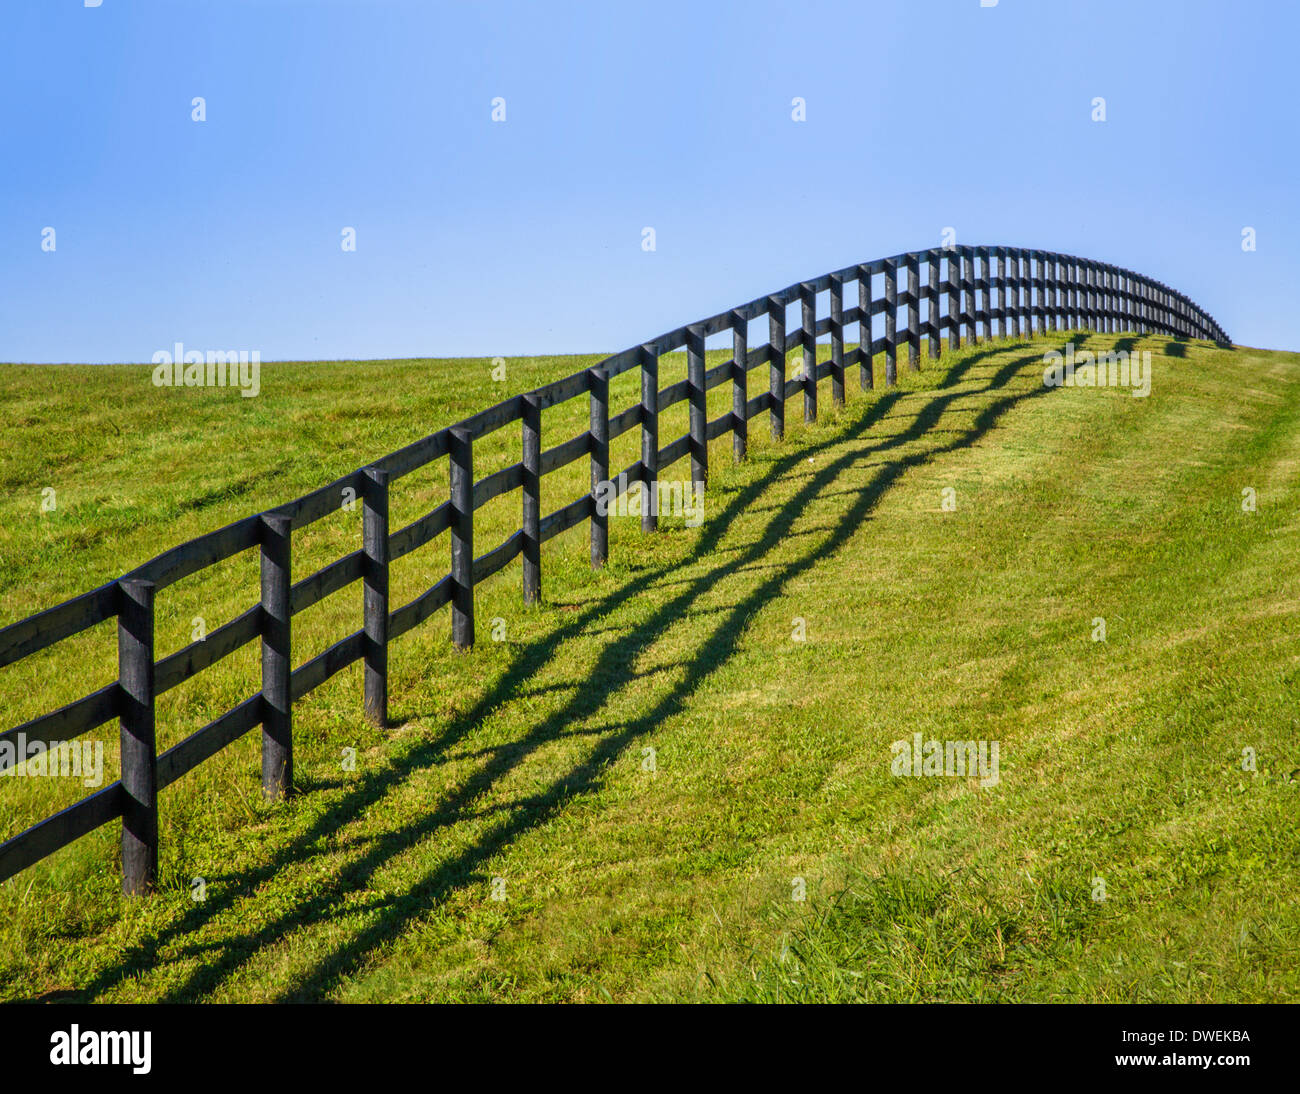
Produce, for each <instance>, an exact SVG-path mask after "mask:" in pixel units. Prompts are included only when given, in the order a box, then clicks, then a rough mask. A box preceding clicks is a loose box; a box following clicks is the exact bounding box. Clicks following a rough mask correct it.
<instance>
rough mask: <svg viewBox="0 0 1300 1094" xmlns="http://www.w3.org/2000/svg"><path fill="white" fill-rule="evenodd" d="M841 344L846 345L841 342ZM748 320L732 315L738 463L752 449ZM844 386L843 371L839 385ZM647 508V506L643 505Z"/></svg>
mask: <svg viewBox="0 0 1300 1094" xmlns="http://www.w3.org/2000/svg"><path fill="white" fill-rule="evenodd" d="M841 345H843V343H842V342H841ZM748 360H749V321H748V320H747V319H745V318H744V317H742V316H741V314H740V312H732V313H731V364H732V372H731V428H732V437H731V454H732V456H733V458H734V459H735V461H736V462H737V463H739V462H740V461H741V460H743V459H744V458H745V453H746V452H747V451H748V448H749V369H748V368H747V367H746V364H747V362H748ZM843 383H844V377H843V370H842V369H841V376H840V384H841V387H842V386H843ZM643 509H644V506H643Z"/></svg>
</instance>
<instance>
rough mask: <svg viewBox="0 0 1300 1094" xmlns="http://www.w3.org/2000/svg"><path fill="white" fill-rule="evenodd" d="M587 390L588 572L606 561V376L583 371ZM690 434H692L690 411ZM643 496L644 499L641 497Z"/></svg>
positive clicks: (607, 415)
mask: <svg viewBox="0 0 1300 1094" xmlns="http://www.w3.org/2000/svg"><path fill="white" fill-rule="evenodd" d="M587 377H588V379H589V381H590V383H589V387H590V390H591V416H590V417H591V568H592V569H593V570H599V569H600V568H601V567H602V566H604V565H605V560H606V559H607V558H609V509H608V508H606V510H605V512H603V513H602V512H601V511H600V502H599V500H598V499H599V497H600V496H601V494H602V493H603V491H602V490H601V489H600V487H601V484H602V483H606V482H609V373H607V372H606V371H605V370H604V369H603V368H593V369H588V370H587ZM691 410H692V413H691V433H692V435H694V433H695V428H694V427H695V414H694V407H692V408H691ZM643 496H644V495H643Z"/></svg>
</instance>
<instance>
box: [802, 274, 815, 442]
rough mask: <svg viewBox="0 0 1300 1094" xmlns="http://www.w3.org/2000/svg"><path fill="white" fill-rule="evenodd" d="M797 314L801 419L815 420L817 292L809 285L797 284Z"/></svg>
mask: <svg viewBox="0 0 1300 1094" xmlns="http://www.w3.org/2000/svg"><path fill="white" fill-rule="evenodd" d="M799 316H800V319H801V320H802V327H801V330H800V332H799V339H800V341H801V342H802V343H803V420H804V421H805V422H815V421H816V420H817V294H816V293H814V292H813V291H812V286H811V285H800V286H799Z"/></svg>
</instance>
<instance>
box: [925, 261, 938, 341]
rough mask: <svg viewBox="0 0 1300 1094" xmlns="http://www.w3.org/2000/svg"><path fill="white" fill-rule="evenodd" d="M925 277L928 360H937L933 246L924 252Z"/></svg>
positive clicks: (936, 285) (936, 282) (935, 272)
mask: <svg viewBox="0 0 1300 1094" xmlns="http://www.w3.org/2000/svg"><path fill="white" fill-rule="evenodd" d="M925 279H926V284H927V285H928V291H927V292H926V299H927V301H928V302H929V304H928V307H927V308H926V311H927V312H928V313H929V316H930V360H931V361H934V360H937V359H938V357H939V354H940V352H941V346H940V345H939V253H938V252H937V251H935V250H934V249H933V248H931V249H930V250H928V251H926V252H925Z"/></svg>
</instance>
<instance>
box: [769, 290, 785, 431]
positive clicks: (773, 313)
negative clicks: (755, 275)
mask: <svg viewBox="0 0 1300 1094" xmlns="http://www.w3.org/2000/svg"><path fill="white" fill-rule="evenodd" d="M767 341H768V345H769V347H770V348H771V350H772V360H771V369H770V371H769V373H768V393H769V395H770V396H771V402H772V405H771V407H770V408H769V410H768V414H769V417H770V419H771V422H772V439H773V440H776V441H779V440H780V439H781V438H782V437H784V436H785V305H784V304H778V303H777V302H776V300H775V299H773V298H769V299H768V302H767Z"/></svg>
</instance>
